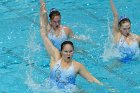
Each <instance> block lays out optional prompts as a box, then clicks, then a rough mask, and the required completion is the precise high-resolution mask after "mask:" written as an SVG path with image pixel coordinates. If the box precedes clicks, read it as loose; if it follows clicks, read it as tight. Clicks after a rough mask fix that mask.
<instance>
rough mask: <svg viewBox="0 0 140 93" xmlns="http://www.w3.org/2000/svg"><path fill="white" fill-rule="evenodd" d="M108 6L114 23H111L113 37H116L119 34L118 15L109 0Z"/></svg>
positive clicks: (111, 0)
mask: <svg viewBox="0 0 140 93" xmlns="http://www.w3.org/2000/svg"><path fill="white" fill-rule="evenodd" d="M110 5H111V9H112V12H113V16H114V22H113V29H112V30H113V36H114V37H116V35H117V33H118V32H119V29H118V13H117V10H116V8H115V5H114V3H113V0H110Z"/></svg>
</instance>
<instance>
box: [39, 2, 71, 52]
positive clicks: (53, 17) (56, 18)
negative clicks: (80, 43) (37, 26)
mask: <svg viewBox="0 0 140 93" xmlns="http://www.w3.org/2000/svg"><path fill="white" fill-rule="evenodd" d="M40 5H41V10H40V14H41V15H40V17H41V19H42V22H43V23H44V24H45V25H46V31H47V36H48V38H49V39H50V40H51V42H52V43H53V44H54V46H55V47H57V48H58V49H59V50H60V46H61V43H62V42H64V41H65V40H67V39H68V38H69V37H72V36H73V32H72V30H71V29H70V28H69V27H66V26H63V25H61V14H60V12H59V11H58V10H57V9H55V8H52V9H51V10H50V13H49V18H50V22H49V21H48V16H47V10H46V4H45V2H44V0H40Z"/></svg>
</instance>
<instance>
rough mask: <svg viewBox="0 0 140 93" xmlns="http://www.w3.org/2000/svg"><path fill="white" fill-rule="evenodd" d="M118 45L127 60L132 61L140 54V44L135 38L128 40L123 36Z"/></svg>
mask: <svg viewBox="0 0 140 93" xmlns="http://www.w3.org/2000/svg"><path fill="white" fill-rule="evenodd" d="M116 45H117V49H118V50H119V51H120V53H121V54H122V57H123V58H125V59H126V58H127V59H128V58H129V59H132V57H133V56H135V55H136V54H138V53H139V43H138V42H137V40H136V39H135V38H133V39H132V38H130V39H128V40H126V39H125V37H124V36H123V35H121V36H120V39H119V40H118V42H117V44H116Z"/></svg>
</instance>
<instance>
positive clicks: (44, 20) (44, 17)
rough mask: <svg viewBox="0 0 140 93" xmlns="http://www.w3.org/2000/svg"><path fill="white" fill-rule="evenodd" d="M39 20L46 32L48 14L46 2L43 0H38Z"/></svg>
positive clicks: (48, 26) (47, 28)
mask: <svg viewBox="0 0 140 93" xmlns="http://www.w3.org/2000/svg"><path fill="white" fill-rule="evenodd" d="M40 20H41V23H42V24H43V25H44V28H45V29H46V31H47V32H48V30H49V28H50V25H49V22H48V15H47V10H46V4H45V2H44V0H40ZM47 34H48V33H47Z"/></svg>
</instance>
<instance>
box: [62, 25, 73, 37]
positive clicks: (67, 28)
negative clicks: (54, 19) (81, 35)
mask: <svg viewBox="0 0 140 93" xmlns="http://www.w3.org/2000/svg"><path fill="white" fill-rule="evenodd" d="M63 29H64V31H65V33H66V34H67V35H68V34H70V33H72V30H71V29H70V28H69V27H67V26H63Z"/></svg>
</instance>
